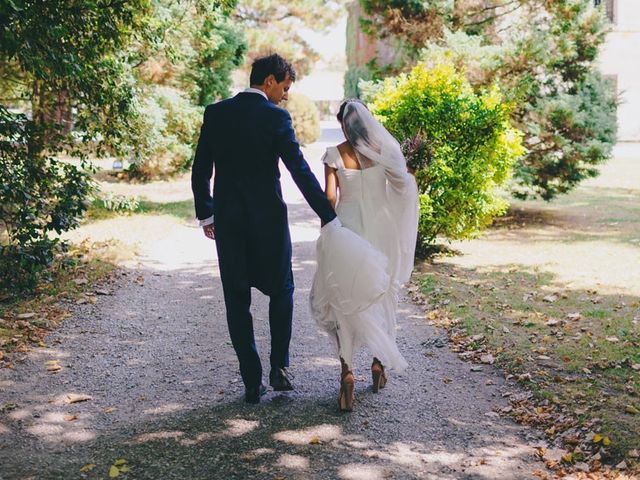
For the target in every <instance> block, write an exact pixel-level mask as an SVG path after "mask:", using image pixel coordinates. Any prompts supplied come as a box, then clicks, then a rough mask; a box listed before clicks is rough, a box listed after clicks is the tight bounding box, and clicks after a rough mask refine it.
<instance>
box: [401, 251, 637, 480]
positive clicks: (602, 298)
mask: <svg viewBox="0 0 640 480" xmlns="http://www.w3.org/2000/svg"><path fill="white" fill-rule="evenodd" d="M424 268H425V272H423V273H421V274H416V275H415V277H414V278H415V280H414V284H413V286H412V288H411V289H410V294H411V295H412V296H413V297H414V298H416V300H417V303H419V304H422V305H424V306H425V309H426V315H425V317H426V321H427V322H428V323H430V324H432V325H435V326H438V327H441V328H445V329H447V332H448V339H449V342H450V346H451V349H452V350H453V351H455V352H457V353H458V355H459V356H460V357H461V358H463V359H465V360H470V361H473V362H476V363H485V364H496V365H498V366H499V367H500V368H503V369H504V370H505V371H506V372H507V375H508V378H512V379H514V380H516V381H518V382H519V383H520V384H521V385H522V386H524V387H525V388H526V389H527V391H528V392H529V393H528V394H526V395H511V396H509V403H510V404H509V407H507V408H506V409H504V411H502V412H500V413H502V414H509V415H511V416H512V417H514V418H515V419H516V420H517V421H519V422H521V423H523V424H526V425H532V426H534V427H537V428H540V429H542V430H544V431H545V433H546V434H547V436H548V437H549V439H550V441H552V442H553V444H554V445H557V446H559V447H561V448H562V449H563V451H564V455H563V456H562V457H561V458H559V459H558V460H557V461H553V462H547V463H548V465H547V466H551V467H552V468H555V469H556V470H558V471H562V472H565V473H566V472H570V471H578V472H579V471H586V472H601V473H602V472H606V471H612V470H611V468H612V467H615V466H616V465H620V462H621V461H624V462H625V463H624V464H623V466H624V467H625V469H634V468H640V467H639V466H638V462H637V458H634V457H633V456H632V455H631V453H632V452H634V451H635V449H636V448H637V446H638V445H640V421H638V414H636V413H635V412H636V409H638V408H639V407H640V401H639V400H638V395H639V394H640V372H639V371H638V370H637V369H635V368H633V366H634V365H636V364H638V363H640V330H639V328H638V324H637V322H636V323H634V322H633V321H632V318H634V312H636V313H637V311H638V308H639V303H638V302H639V301H640V299H638V298H634V297H629V296H621V295H609V296H607V295H602V294H598V292H597V291H595V290H590V291H580V290H578V291H575V290H569V289H562V288H558V287H557V286H556V287H555V288H554V287H553V283H552V281H553V278H552V277H551V276H550V275H549V274H547V273H540V272H537V271H535V270H533V271H532V270H531V269H529V270H528V269H527V268H524V267H521V266H517V265H516V266H509V267H507V268H501V269H483V270H480V269H465V268H460V267H456V266H454V265H450V264H445V263H436V264H431V265H428V266H425V267H424ZM424 285H427V286H428V288H424V289H423V288H422V286H424ZM552 288H553V291H552V292H551V293H549V290H550V289H552ZM418 297H422V298H418ZM594 299H595V300H596V301H597V305H598V310H599V312H603V313H598V314H597V315H592V314H589V311H588V310H587V308H591V306H593V304H594V303H593V300H594ZM445 300H446V302H445ZM591 313H593V312H591ZM596 435H597V436H596ZM594 439H598V441H594ZM603 474H604V473H603ZM585 478H586V477H585Z"/></svg>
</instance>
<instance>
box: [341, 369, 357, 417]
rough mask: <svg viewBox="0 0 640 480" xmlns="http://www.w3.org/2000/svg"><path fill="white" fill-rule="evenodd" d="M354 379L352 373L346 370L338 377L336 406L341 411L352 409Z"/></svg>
mask: <svg viewBox="0 0 640 480" xmlns="http://www.w3.org/2000/svg"><path fill="white" fill-rule="evenodd" d="M353 398H354V379H353V373H351V372H350V371H349V372H346V373H344V374H343V375H342V376H341V378H340V396H339V397H338V407H339V408H340V410H341V411H342V412H351V411H353Z"/></svg>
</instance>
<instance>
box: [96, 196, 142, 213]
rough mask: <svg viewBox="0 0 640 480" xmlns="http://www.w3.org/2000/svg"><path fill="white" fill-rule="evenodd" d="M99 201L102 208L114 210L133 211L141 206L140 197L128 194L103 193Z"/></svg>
mask: <svg viewBox="0 0 640 480" xmlns="http://www.w3.org/2000/svg"><path fill="white" fill-rule="evenodd" d="M98 202H99V203H100V205H101V207H102V208H104V209H106V210H109V211H112V212H122V213H133V212H135V211H137V210H138V209H139V208H140V199H139V198H138V197H131V196H127V195H113V194H107V195H102V196H100V197H99V198H98Z"/></svg>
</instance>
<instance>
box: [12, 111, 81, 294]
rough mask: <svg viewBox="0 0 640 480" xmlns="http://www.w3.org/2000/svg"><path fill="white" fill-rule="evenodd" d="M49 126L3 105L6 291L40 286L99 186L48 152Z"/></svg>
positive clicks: (24, 289) (13, 291)
mask: <svg viewBox="0 0 640 480" xmlns="http://www.w3.org/2000/svg"><path fill="white" fill-rule="evenodd" d="M47 140H48V139H47V135H45V133H44V130H43V129H41V128H38V127H36V125H35V124H34V123H33V122H31V121H30V120H28V119H27V118H26V116H24V115H16V114H13V113H11V112H9V111H8V110H6V109H5V108H4V107H1V106H0V290H3V291H7V292H12V293H20V292H24V291H28V290H32V289H34V288H35V287H36V285H37V282H38V280H39V278H40V277H41V275H42V273H43V272H44V271H45V270H46V269H47V268H48V267H49V266H50V265H51V263H52V262H53V259H54V257H55V255H56V253H58V252H60V251H62V250H63V249H64V248H65V244H64V243H62V242H60V240H59V238H57V237H55V236H54V235H52V234H53V233H58V234H60V233H62V232H65V231H68V230H70V229H72V228H75V227H76V226H77V225H78V222H79V220H80V218H81V216H82V215H83V213H84V212H85V210H86V209H87V206H88V203H87V200H86V199H87V196H88V195H89V194H90V192H91V191H92V188H93V184H92V183H91V181H90V179H89V177H88V175H87V174H86V173H85V172H84V171H82V170H81V169H79V168H78V167H76V166H75V165H72V164H70V163H65V162H61V161H59V160H57V159H56V158H54V157H51V156H48V155H44V154H42V153H41V152H42V151H43V149H42V146H43V145H44V142H45V141H47Z"/></svg>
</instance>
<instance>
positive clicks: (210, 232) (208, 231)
mask: <svg viewBox="0 0 640 480" xmlns="http://www.w3.org/2000/svg"><path fill="white" fill-rule="evenodd" d="M202 230H203V231H204V235H205V236H206V237H207V238H210V239H211V240H215V239H216V228H215V227H214V226H213V223H212V224H210V225H205V226H204V227H202Z"/></svg>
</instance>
